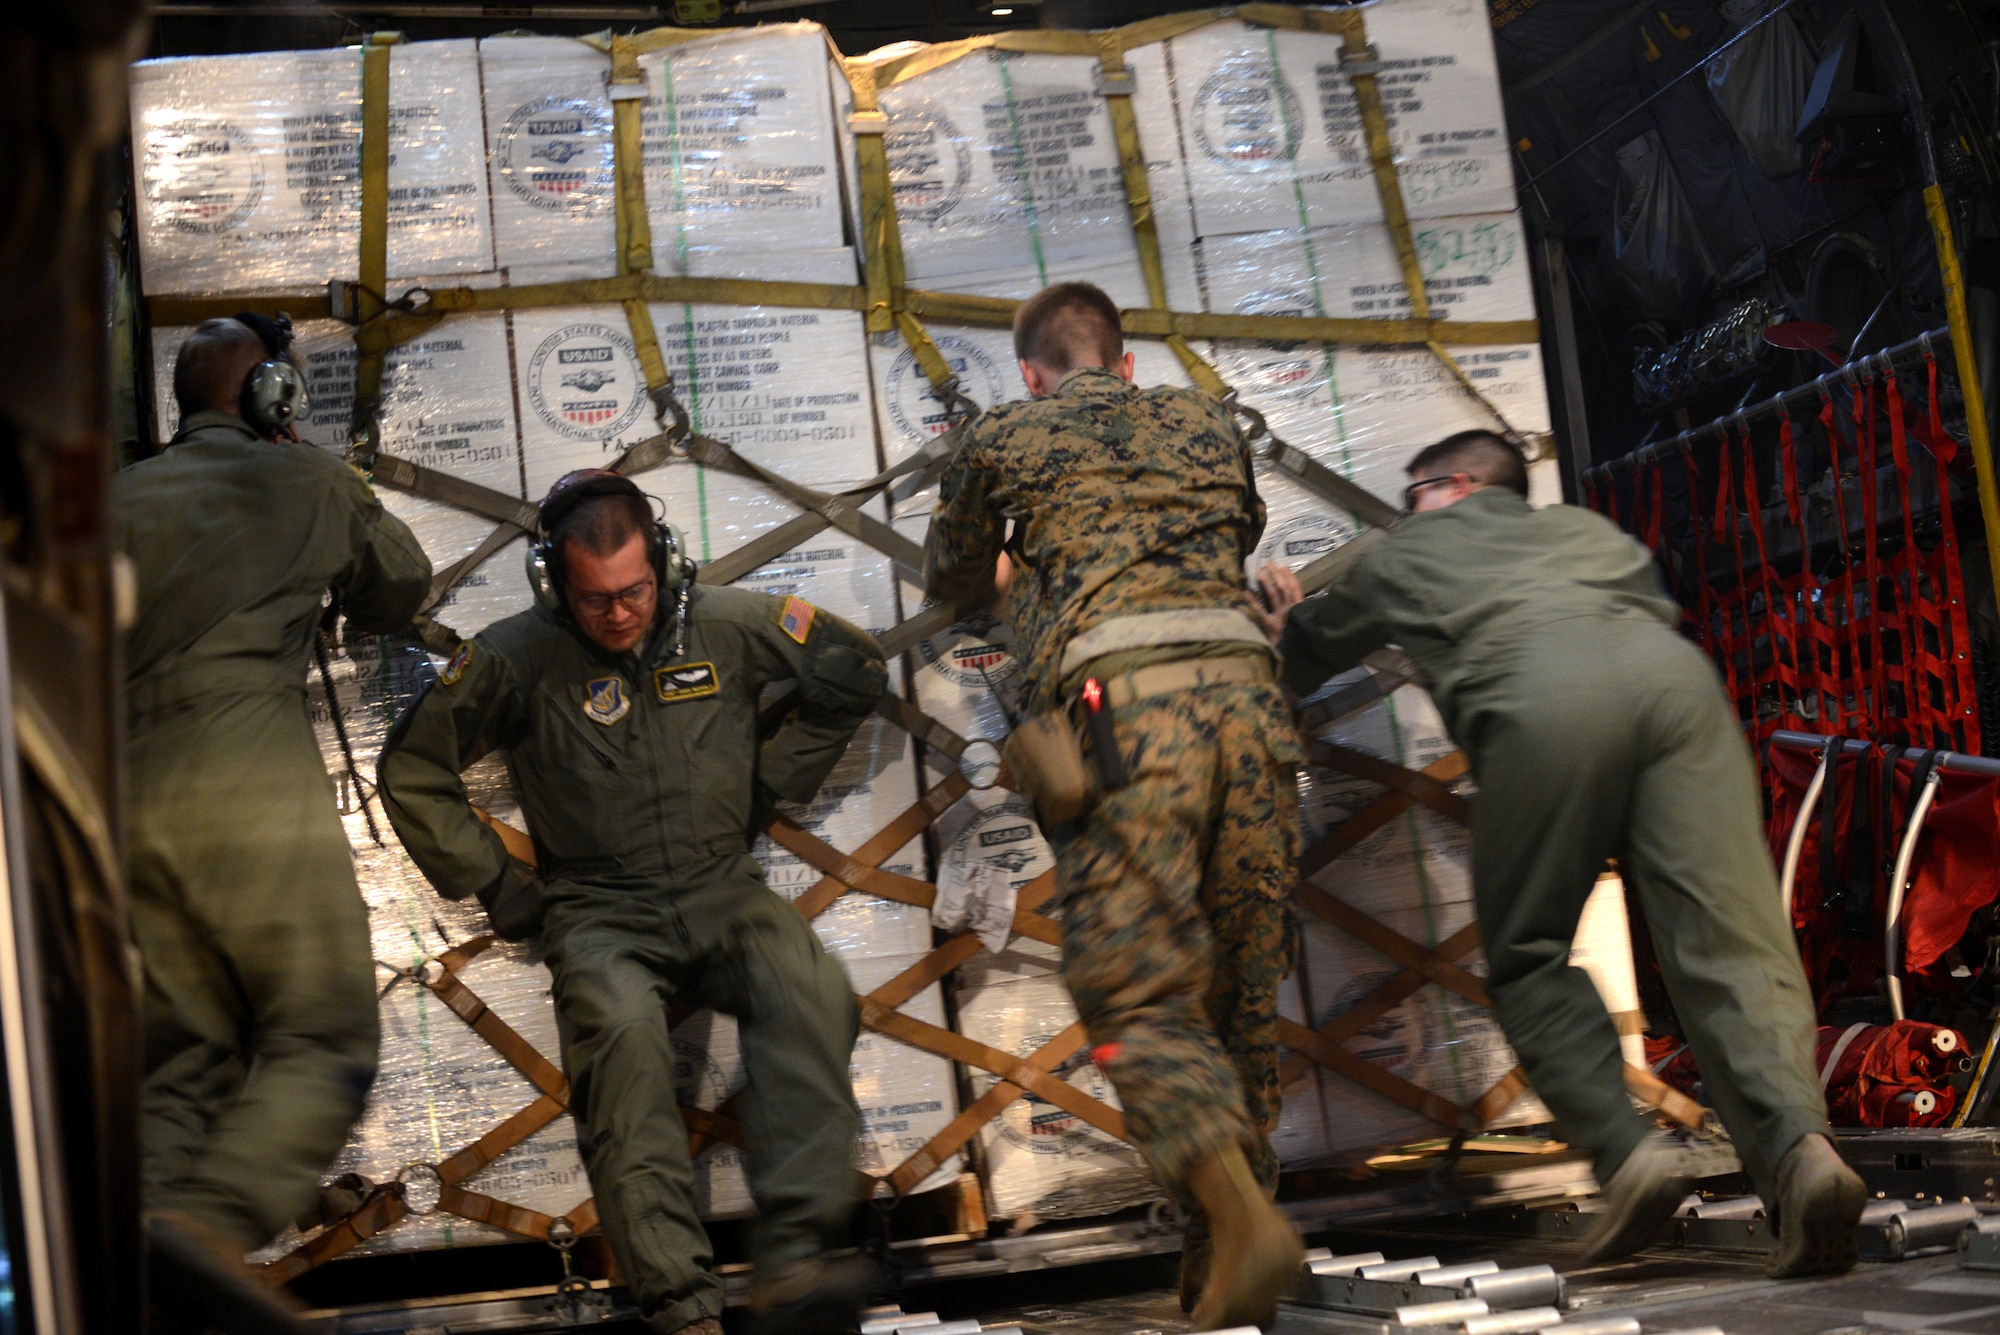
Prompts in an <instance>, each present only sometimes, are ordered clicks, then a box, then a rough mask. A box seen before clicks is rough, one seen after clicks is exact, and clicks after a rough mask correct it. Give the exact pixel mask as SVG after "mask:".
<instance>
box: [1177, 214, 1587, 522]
mask: <svg viewBox="0 0 2000 1335" xmlns="http://www.w3.org/2000/svg"><path fill="white" fill-rule="evenodd" d="M1412 231H1413V237H1412V239H1413V240H1414V242H1415V244H1416V248H1417V259H1418V263H1419V266H1420V268H1421V269H1422V271H1423V274H1424V289H1425V292H1426V294H1427V296H1428V299H1429V301H1430V303H1431V308H1432V312H1433V314H1435V315H1436V316H1438V317H1439V318H1442V319H1455V320H1480V321H1488V320H1523V319H1532V318H1533V317H1534V312H1535V306H1534V293H1533V287H1532V284H1531V281H1530V276H1529V272H1528V253H1527V244H1526V239H1525V236H1524V234H1523V232H1522V230H1521V223H1520V220H1519V218H1518V217H1516V216H1515V215H1513V214H1506V213H1502V214H1481V215H1474V216H1468V217H1453V218H1445V219H1438V220H1434V221H1431V222H1423V223H1418V224H1416V225H1415V226H1414V227H1413V229H1412ZM1188 257H1189V263H1188V264H1187V265H1186V266H1185V267H1177V266H1169V267H1168V270H1167V277H1168V282H1169V292H1170V296H1171V299H1172V301H1173V304H1174V306H1175V308H1176V309H1198V310H1211V311H1218V312H1237V313H1241V314H1247V315H1278V316H1308V317H1323V318H1335V319H1367V318H1404V317H1407V316H1408V314H1409V305H1408V298H1407V296H1406V294H1405V292H1404V286H1403V276H1402V270H1401V267H1400V265H1399V264H1398V261H1397V258H1396V252H1395V247H1394V245H1393V244H1392V243H1391V241H1390V238H1389V235H1388V232H1387V231H1386V229H1384V228H1382V227H1380V226H1372V227H1362V228H1349V229H1335V228H1319V229H1315V230H1313V231H1308V232H1299V231H1289V232H1286V231H1275V232H1263V233H1255V234H1246V235H1240V236H1226V237H1220V238H1215V239H1211V240H1204V241H1201V242H1199V243H1197V244H1195V245H1193V246H1192V247H1190V249H1189V251H1188ZM1449 350H1450V352H1451V354H1452V356H1453V358H1454V359H1455V360H1456V361H1457V362H1458V363H1459V365H1460V366H1461V367H1462V368H1463V369H1464V371H1465V373H1466V377H1467V379H1469V380H1470V381H1471V382H1472V383H1473V384H1475V385H1477V386H1478V387H1479V391H1480V393H1481V394H1483V395H1485V396H1486V398H1487V400H1488V401H1489V402H1491V403H1492V404H1493V406H1494V407H1495V408H1497V409H1499V411H1500V412H1501V413H1502V414H1503V415H1505V416H1506V418H1507V420H1508V423H1509V424H1510V425H1512V426H1513V427H1514V428H1515V429H1516V430H1518V431H1522V432H1526V433H1539V432H1546V431H1547V430H1548V429H1549V421H1548V399H1547V392H1546V390H1545V388H1544V386H1543V381H1542V360H1541V349H1540V347H1539V346H1538V345H1536V344H1532V343H1523V344H1505V345H1496V346H1463V345H1453V346H1452V347H1451V348H1450V349H1449ZM1213 352H1214V361H1215V366H1216V369H1217V370H1218V371H1219V372H1220V373H1221V375H1222V377H1223V379H1224V380H1225V381H1227V382H1228V383H1229V384H1230V385H1232V386H1233V387H1235V388H1236V389H1237V390H1238V391H1239V392H1240V393H1241V395H1242V398H1243V401H1244V402H1245V403H1247V404H1249V405H1250V406H1252V407H1254V408H1256V409H1258V410H1259V411H1260V412H1262V413H1263V414H1264V415H1265V417H1266V418H1267V419H1268V420H1269V422H1270V424H1271V429H1272V430H1273V431H1275V432H1277V433H1278V434H1279V435H1280V436H1282V437H1283V438H1284V439H1286V440H1287V441H1290V442H1291V443H1292V444H1294V445H1297V446H1298V447H1299V448H1301V449H1303V450H1305V451H1306V452H1307V453H1308V454H1311V455H1313V456H1314V457H1316V458H1318V459H1319V460H1320V462H1322V463H1324V464H1326V465H1327V466H1329V467H1331V468H1333V469H1335V470H1336V471H1338V472H1340V473H1342V474H1344V475H1346V476H1347V477H1349V478H1350V479H1351V480H1353V481H1355V482H1358V483H1360V484H1361V485H1362V486H1364V487H1367V488H1368V489H1369V490H1370V491H1373V492H1374V493H1375V494H1376V495H1378V496H1380V497H1381V498H1382V499H1384V500H1386V501H1389V502H1390V503H1391V504H1395V503H1397V500H1398V497H1399V496H1400V493H1401V492H1402V489H1403V486H1404V484H1405V483H1406V482H1407V481H1408V478H1406V477H1405V476H1404V474H1403V467H1404V465H1405V464H1406V463H1407V462H1408V460H1409V458H1410V456H1411V455H1413V454H1414V453H1416V451H1417V450H1419V449H1421V448H1423V447H1424V446H1426V445H1428V444H1430V443H1431V442H1432V441H1435V440H1440V439H1442V438H1444V437H1445V436H1448V435H1450V434H1451V433H1452V432H1454V431H1461V430H1465V429H1467V428H1471V427H1488V428H1491V427H1493V426H1495V422H1494V420H1493V416H1492V414H1491V413H1489V412H1488V411H1487V410H1486V409H1485V408H1484V407H1483V406H1482V405H1481V404H1480V403H1479V402H1478V401H1477V400H1475V399H1474V398H1473V396H1472V395H1471V394H1469V393H1468V392H1467V391H1466V390H1465V388H1464V386H1463V385H1461V384H1460V383H1459V381H1458V379H1457V378H1456V377H1455V376H1453V375H1452V374H1451V371H1450V370H1449V368H1447V367H1446V366H1445V365H1444V363H1443V362H1442V361H1440V360H1439V359H1438V357H1437V356H1436V354H1434V353H1432V352H1431V351H1430V350H1429V349H1427V348H1425V347H1423V346H1421V345H1418V346H1413V347H1380V346H1377V347H1358V346H1349V345H1338V346H1336V345H1333V344H1326V343H1304V342H1257V343H1250V342H1239V341H1228V342H1218V343H1216V344H1215V345H1214V349H1213ZM1266 499H1267V501H1268V500H1269V499H1271V498H1269V497H1267V498H1266ZM1310 504H1311V505H1313V506H1315V507H1316V508H1318V509H1320V510H1324V509H1326V504H1325V502H1323V501H1318V500H1316V499H1315V500H1313V501H1312V502H1310Z"/></svg>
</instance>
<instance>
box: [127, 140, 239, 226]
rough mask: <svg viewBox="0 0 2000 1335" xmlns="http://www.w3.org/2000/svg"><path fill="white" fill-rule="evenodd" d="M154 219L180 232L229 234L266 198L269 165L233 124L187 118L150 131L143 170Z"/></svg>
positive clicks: (141, 174)
mask: <svg viewBox="0 0 2000 1335" xmlns="http://www.w3.org/2000/svg"><path fill="white" fill-rule="evenodd" d="M139 184H140V188H141V189H142V190H144V191H145V193H146V198H147V199H148V200H149V201H151V203H152V205H153V217H154V218H155V220H157V221H158V222H159V223H161V224H162V225H164V226H167V227H171V228H173V229H174V230H176V231H180V232H193V233H196V234H200V235H209V234H213V233H216V232H226V231H228V230H229V229H230V228H232V227H234V226H236V225H237V224H238V223H241V222H242V221H244V220H245V219H246V218H248V217H249V216H250V214H251V212H252V211H253V210H255V209H256V207H257V205H258V204H259V203H261V202H262V201H263V198H264V164H263V161H262V159H261V158H259V156H258V154H257V150H256V149H255V148H254V147H253V146H252V145H251V143H250V139H249V136H247V135H245V134H244V133H243V131H241V130H239V129H237V128H236V126H235V125H233V124H231V123H230V122H228V121H223V120H215V119H212V118H207V117H188V118H185V119H182V120H177V121H172V122H170V123H168V124H166V125H154V126H149V127H148V128H147V130H146V139H145V147H144V150H143V158H142V161H141V165H140V169H139Z"/></svg>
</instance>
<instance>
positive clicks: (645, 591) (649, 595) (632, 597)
mask: <svg viewBox="0 0 2000 1335" xmlns="http://www.w3.org/2000/svg"><path fill="white" fill-rule="evenodd" d="M659 587H660V586H659V581H658V580H656V579H654V578H653V577H652V576H650V575H648V576H647V577H646V578H645V579H642V580H640V581H639V582H638V583H637V584H632V585H628V586H627V587H625V588H622V589H620V590H618V592H616V593H575V594H571V595H570V600H569V601H570V606H571V607H573V608H575V609H576V610H577V611H579V612H581V613H583V614H584V615H585V616H593V617H601V616H609V615H610V613H611V604H613V603H623V604H624V605H625V610H626V611H628V612H643V611H645V610H646V608H647V607H649V606H651V605H652V602H653V596H654V595H655V594H656V593H658V592H659Z"/></svg>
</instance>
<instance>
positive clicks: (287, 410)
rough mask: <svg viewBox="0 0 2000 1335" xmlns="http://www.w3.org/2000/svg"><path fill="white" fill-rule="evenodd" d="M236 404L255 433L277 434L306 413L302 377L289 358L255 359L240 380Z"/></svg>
mask: <svg viewBox="0 0 2000 1335" xmlns="http://www.w3.org/2000/svg"><path fill="white" fill-rule="evenodd" d="M240 406H241V407H242V410H243V420H244V421H246V422H248V423H249V424H250V425H251V427H253V428H254V429H255V430H256V431H257V433H258V434H259V435H264V436H276V435H279V434H281V433H282V432H284V431H286V430H288V429H290V428H291V427H293V426H296V425H297V424H298V422H299V419H300V418H302V417H304V416H305V415H306V378H305V377H304V376H303V375H301V374H299V368H298V367H296V366H293V365H292V364H291V363H290V362H282V361H276V360H272V361H262V362H258V363H257V365H256V366H254V367H252V368H251V370H250V374H249V376H248V377H247V378H246V379H245V380H244V382H243V393H242V395H241V404H240Z"/></svg>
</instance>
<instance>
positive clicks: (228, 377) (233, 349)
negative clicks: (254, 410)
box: [174, 319, 271, 418]
mask: <svg viewBox="0 0 2000 1335" xmlns="http://www.w3.org/2000/svg"><path fill="white" fill-rule="evenodd" d="M270 355H271V354H270V352H269V350H268V349H266V348H265V346H264V340H263V339H261V338H259V337H258V336H257V335H256V333H255V332H254V331H252V330H251V329H250V328H249V327H248V326H247V325H244V324H241V323H239V322H238V321H235V320H230V319H219V320H204V321H202V323H201V324H200V325H199V326H198V327H197V328H196V329H195V331H194V332H193V333H192V334H189V335H188V337H187V342H185V343H183V344H181V350H180V352H179V353H177V354H176V355H175V356H174V402H175V403H176V404H178V405H179V406H180V411H181V416H182V417H183V418H186V417H191V416H193V415H194V414H195V413H200V412H208V411H210V410H219V411H222V412H230V413H233V412H236V411H237V410H238V408H240V407H241V404H242V398H243V382H244V381H245V380H247V379H248V378H249V376H250V372H251V371H252V370H253V369H254V368H255V367H256V365H257V363H258V362H261V361H263V360H264V359H265V358H267V357H269V356H270Z"/></svg>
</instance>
